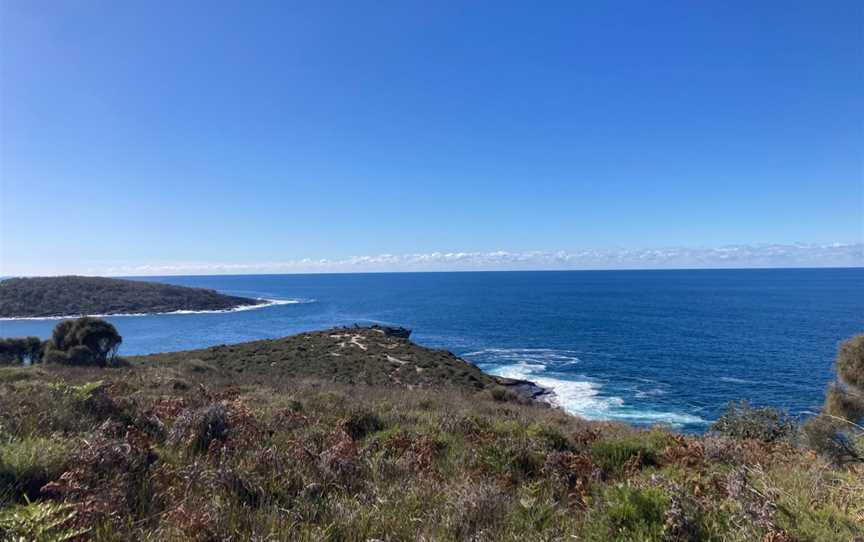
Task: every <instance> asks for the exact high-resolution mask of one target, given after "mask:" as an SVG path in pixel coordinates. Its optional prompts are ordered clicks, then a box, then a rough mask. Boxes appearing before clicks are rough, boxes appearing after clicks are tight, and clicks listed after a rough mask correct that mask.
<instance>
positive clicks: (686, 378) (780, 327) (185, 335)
mask: <svg viewBox="0 0 864 542" xmlns="http://www.w3.org/2000/svg"><path fill="white" fill-rule="evenodd" d="M146 280H156V281H160V282H166V283H172V284H179V285H183V286H196V287H204V288H213V289H216V290H219V291H221V292H225V293H228V294H234V295H241V296H247V297H261V298H266V299H272V300H280V301H283V302H285V303H280V304H274V305H271V306H267V307H264V308H259V309H255V310H246V311H239V312H230V313H217V314H168V315H151V316H118V317H111V318H109V320H111V321H112V322H113V323H114V324H115V325H116V326H117V328H118V329H119V331H120V333H121V334H122V336H123V345H122V348H121V354H125V355H131V354H143V353H152V352H163V351H169V350H181V349H188V348H199V347H205V346H211V345H215V344H222V343H235V342H241V341H249V340H255V339H263V338H272V337H280V336H284V335H289V334H293V333H297V332H300V331H306V330H313V329H322V328H326V327H331V326H337V325H351V324H355V323H359V324H368V323H385V324H396V325H404V326H407V327H410V328H412V329H413V330H414V333H413V335H412V339H413V340H414V341H416V342H417V343H419V344H422V345H424V346H430V347H434V348H444V349H447V350H450V351H452V352H454V353H455V354H457V355H460V356H462V357H464V358H466V359H468V360H470V361H472V362H473V363H475V364H477V365H478V366H480V367H481V368H482V369H483V370H485V371H487V372H489V373H494V374H497V375H503V376H509V377H515V378H524V379H528V380H533V381H535V382H537V383H538V384H540V385H542V386H546V387H548V388H551V389H552V390H554V392H555V394H556V399H555V400H556V402H557V403H558V404H559V405H560V406H561V407H562V408H564V409H565V410H567V411H568V412H571V413H573V414H575V415H578V416H583V417H585V418H590V419H611V420H621V421H626V422H629V423H633V424H637V425H651V424H657V423H664V424H669V425H672V426H674V427H675V428H677V429H679V430H683V431H694V432H698V431H703V430H705V429H707V427H708V426H709V425H710V423H711V422H712V420H714V419H716V418H717V416H718V415H719V414H720V413H721V412H722V410H723V409H724V407H725V405H726V404H727V403H728V402H729V401H732V400H748V401H750V402H751V403H752V404H755V405H759V406H772V407H777V408H781V409H785V410H788V411H789V412H790V413H791V414H793V415H801V414H806V413H807V412H811V411H813V410H814V409H816V408H818V405H819V404H820V403H821V402H822V399H823V397H824V391H825V387H826V385H827V384H828V382H829V381H830V380H831V379H832V363H833V360H834V355H835V352H836V349H837V345H838V343H839V342H840V341H841V340H842V339H844V338H846V337H848V336H850V335H853V334H855V333H860V332H864V269H751V270H674V271H665V270H664V271H561V272H556V271H543V272H474V273H390V274H332V275H257V276H255V275H245V276H224V275H223V276H196V277H147V278H146ZM54 325H56V320H54V321H52V320H14V321H11V320H4V321H0V335H2V336H20V335H37V336H40V337H48V336H49V335H50V332H51V329H52V328H53V326H54Z"/></svg>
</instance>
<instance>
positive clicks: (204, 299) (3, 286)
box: [0, 276, 263, 318]
mask: <svg viewBox="0 0 864 542" xmlns="http://www.w3.org/2000/svg"><path fill="white" fill-rule="evenodd" d="M260 303H263V301H261V300H257V299H247V298H244V297H235V296H229V295H223V294H220V293H219V292H216V291H214V290H205V289H202V288H187V287H184V286H174V285H171V284H161V283H156V282H143V281H137V280H121V279H111V278H105V277H78V276H70V277H34V278H14V279H6V280H3V281H0V318H38V317H52V316H80V315H82V314H89V315H96V314H100V315H110V314H129V313H159V312H174V311H180V310H188V311H204V310H228V309H233V308H237V307H240V306H243V305H257V304H260Z"/></svg>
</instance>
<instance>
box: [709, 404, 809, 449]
mask: <svg viewBox="0 0 864 542" xmlns="http://www.w3.org/2000/svg"><path fill="white" fill-rule="evenodd" d="M795 431H796V425H795V421H794V420H793V419H791V418H790V417H789V416H787V415H786V414H785V413H783V412H780V411H779V410H777V409H774V408H768V407H753V406H750V403H748V402H747V401H741V402H740V403H736V402H735V401H733V402H731V403H729V406H728V407H727V408H726V411H725V412H724V413H723V414H722V415H721V416H720V417H719V418H718V419H717V421H715V422H714V423H713V424H712V425H711V432H712V433H717V434H720V435H724V436H727V437H732V438H740V439H756V440H761V441H763V442H779V441H782V440H787V439H789V438H790V437H792V436H793V435H794V434H795Z"/></svg>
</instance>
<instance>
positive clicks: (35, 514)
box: [0, 499, 89, 542]
mask: <svg viewBox="0 0 864 542" xmlns="http://www.w3.org/2000/svg"><path fill="white" fill-rule="evenodd" d="M75 515H76V513H75V511H73V510H72V506H71V505H68V504H61V503H55V502H46V501H37V502H31V501H30V500H29V499H28V500H27V503H26V504H22V505H19V506H16V507H14V508H10V509H8V510H3V511H2V512H0V536H2V540H4V541H10V542H24V541H28V542H64V541H66V540H72V539H73V538H76V537H79V536H82V535H84V534H86V533H87V532H88V531H89V529H73V528H72V527H70V526H69V524H70V523H71V522H72V520H73V519H74V518H75Z"/></svg>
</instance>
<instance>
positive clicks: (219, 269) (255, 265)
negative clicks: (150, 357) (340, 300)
mask: <svg viewBox="0 0 864 542" xmlns="http://www.w3.org/2000/svg"><path fill="white" fill-rule="evenodd" d="M852 266H864V244H862V243H853V244H843V243H831V244H823V245H815V244H794V245H781V244H764V245H733V246H723V247H716V248H659V249H638V250H579V251H564V250H559V251H525V252H510V251H504V250H498V251H492V252H430V253H418V254H401V255H395V254H378V255H372V256H351V257H348V258H338V259H327V258H322V259H311V258H304V259H299V260H285V261H268V262H249V263H230V262H169V263H156V264H146V265H140V264H130V263H121V262H113V263H108V262H105V263H99V264H93V265H89V266H86V267H84V268H82V269H78V270H70V271H66V272H76V273H85V274H98V275H115V276H116V275H190V274H223V273H225V274H255V273H326V272H334V273H346V272H386V271H479V270H528V269H537V270H540V269H671V268H735V267H852Z"/></svg>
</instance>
